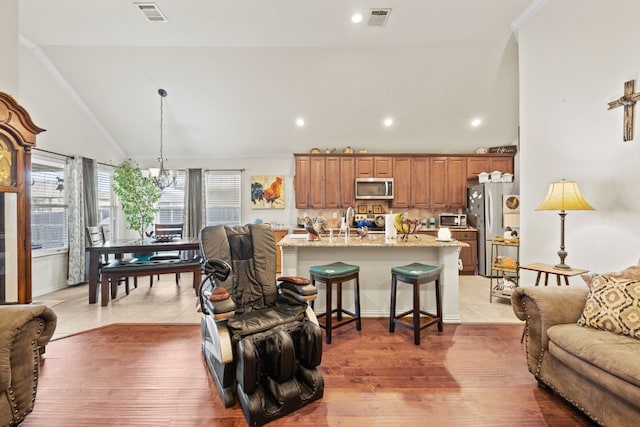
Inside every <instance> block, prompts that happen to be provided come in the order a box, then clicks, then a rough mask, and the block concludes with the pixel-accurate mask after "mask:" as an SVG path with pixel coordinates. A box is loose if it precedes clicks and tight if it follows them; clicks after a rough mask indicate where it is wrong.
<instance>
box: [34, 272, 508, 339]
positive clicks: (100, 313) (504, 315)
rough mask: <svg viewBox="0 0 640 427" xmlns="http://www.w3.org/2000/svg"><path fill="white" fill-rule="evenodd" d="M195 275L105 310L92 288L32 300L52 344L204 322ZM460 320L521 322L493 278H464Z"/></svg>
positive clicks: (141, 286)
mask: <svg viewBox="0 0 640 427" xmlns="http://www.w3.org/2000/svg"><path fill="white" fill-rule="evenodd" d="M190 276H191V275H190V274H186V275H183V277H182V279H181V284H180V286H176V284H175V276H174V275H173V274H165V275H162V276H160V281H158V280H154V284H153V287H152V288H150V287H149V280H148V279H147V278H144V277H141V278H139V279H138V288H137V289H132V290H131V292H130V293H129V295H128V296H125V294H124V286H123V285H120V289H119V291H118V297H117V298H116V299H115V300H113V301H111V302H110V304H109V305H108V306H106V307H102V306H101V305H100V304H99V303H98V304H89V303H88V292H89V291H88V285H78V286H72V287H68V288H66V289H62V290H59V291H56V292H52V293H49V294H45V295H41V296H38V297H35V298H34V303H36V304H47V305H49V306H51V307H53V309H54V311H55V312H56V314H57V315H58V326H57V328H56V332H55V335H54V339H57V338H62V337H64V336H68V335H71V334H74V333H77V332H81V331H83V330H87V329H93V328H97V327H99V326H102V325H107V324H111V323H200V317H201V315H200V313H198V312H197V311H196V302H197V299H196V297H195V293H194V291H193V288H192V287H191V277H190ZM459 294H460V317H461V319H462V322H463V323H483V322H497V323H520V321H519V320H518V319H517V318H516V317H515V315H514V314H513V311H512V309H511V303H510V301H509V300H506V299H500V298H494V299H493V302H492V303H490V302H489V279H486V278H484V277H481V276H460V291H459Z"/></svg>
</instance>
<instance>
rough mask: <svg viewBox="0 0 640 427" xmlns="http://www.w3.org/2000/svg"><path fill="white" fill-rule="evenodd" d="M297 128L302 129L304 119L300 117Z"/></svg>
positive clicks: (297, 120)
mask: <svg viewBox="0 0 640 427" xmlns="http://www.w3.org/2000/svg"><path fill="white" fill-rule="evenodd" d="M296 126H298V127H300V128H301V127H302V126H304V119H303V118H302V117H299V118H297V119H296Z"/></svg>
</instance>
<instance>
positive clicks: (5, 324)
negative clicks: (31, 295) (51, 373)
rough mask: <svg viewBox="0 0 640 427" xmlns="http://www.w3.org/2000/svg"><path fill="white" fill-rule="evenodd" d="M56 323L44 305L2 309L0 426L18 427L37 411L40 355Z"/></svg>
mask: <svg viewBox="0 0 640 427" xmlns="http://www.w3.org/2000/svg"><path fill="white" fill-rule="evenodd" d="M56 321H57V317H56V314H55V313H54V311H53V310H52V309H51V308H49V307H47V306H44V305H6V306H0V395H1V396H2V397H0V425H3V426H15V425H18V424H20V423H21V422H22V421H23V420H24V418H25V417H26V416H27V415H28V414H29V413H31V411H33V406H34V402H35V399H36V390H37V387H38V375H39V372H40V355H41V354H42V353H43V352H44V346H45V345H46V344H47V343H48V342H49V340H50V339H51V337H52V336H53V332H54V331H55V329H56Z"/></svg>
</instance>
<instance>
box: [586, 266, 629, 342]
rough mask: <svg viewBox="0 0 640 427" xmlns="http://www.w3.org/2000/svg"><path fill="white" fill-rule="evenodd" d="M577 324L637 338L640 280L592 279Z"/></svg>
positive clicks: (597, 277) (603, 277) (606, 277)
mask: <svg viewBox="0 0 640 427" xmlns="http://www.w3.org/2000/svg"><path fill="white" fill-rule="evenodd" d="M578 325H579V326H589V327H591V328H596V329H602V330H604V331H609V332H613V333H616V334H621V335H628V336H630V337H634V338H638V339H640V281H638V280H626V279H617V278H614V277H610V276H604V275H598V276H596V277H594V278H593V281H592V282H591V289H590V290H589V295H588V296H587V302H586V304H585V306H584V310H583V311H582V315H581V316H580V318H579V319H578Z"/></svg>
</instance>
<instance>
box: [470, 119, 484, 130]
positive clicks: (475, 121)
mask: <svg viewBox="0 0 640 427" xmlns="http://www.w3.org/2000/svg"><path fill="white" fill-rule="evenodd" d="M481 124H482V119H478V118H476V119H473V120H471V126H472V127H474V128H477V127H478V126H480V125H481Z"/></svg>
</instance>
